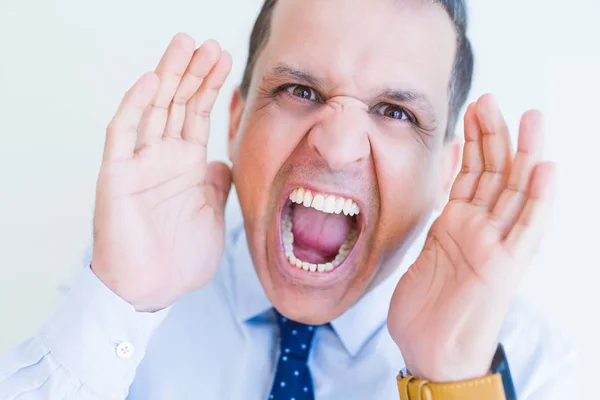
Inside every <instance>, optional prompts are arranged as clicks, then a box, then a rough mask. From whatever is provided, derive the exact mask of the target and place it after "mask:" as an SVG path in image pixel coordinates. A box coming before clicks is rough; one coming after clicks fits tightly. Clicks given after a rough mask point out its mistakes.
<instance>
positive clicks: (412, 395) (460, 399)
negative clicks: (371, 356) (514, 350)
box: [398, 373, 506, 400]
mask: <svg viewBox="0 0 600 400" xmlns="http://www.w3.org/2000/svg"><path fill="white" fill-rule="evenodd" d="M398 390H399V392H400V399H401V400H482V399H485V400H505V399H506V397H505V396H504V387H503V385H502V376H501V375H500V374H499V373H496V374H491V375H487V376H484V377H483V378H477V379H471V380H467V381H461V382H452V383H433V382H429V381H427V380H422V379H417V378H415V377H413V376H402V374H400V376H398Z"/></svg>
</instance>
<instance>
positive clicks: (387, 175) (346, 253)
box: [0, 0, 575, 399]
mask: <svg viewBox="0 0 600 400" xmlns="http://www.w3.org/2000/svg"><path fill="white" fill-rule="evenodd" d="M230 67H231V58H230V56H229V54H228V53H226V52H224V51H222V50H221V48H220V47H219V45H218V44H217V43H216V42H214V41H208V42H205V43H204V44H203V45H202V46H200V47H199V48H198V49H195V44H194V42H193V40H192V39H191V38H189V37H188V36H186V35H177V36H176V37H175V38H174V39H173V41H172V43H171V44H170V46H169V47H168V49H167V50H166V52H165V54H164V56H163V58H162V59H161V61H160V63H159V65H158V67H157V69H156V71H155V72H154V73H148V74H146V75H144V76H143V77H142V78H140V80H139V81H138V82H137V83H136V84H135V85H134V86H133V87H132V89H131V90H130V91H128V92H127V94H126V95H125V96H124V98H123V101H122V103H121V105H120V107H119V109H118V110H117V112H116V115H115V117H114V118H113V120H112V121H111V123H110V124H109V126H108V129H107V135H106V146H105V150H104V158H103V162H102V166H101V170H100V174H99V178H98V186H97V199H96V208H95V216H94V233H95V234H94V243H93V252H92V254H91V255H90V256H89V257H87V258H86V260H85V262H86V268H84V269H83V271H82V273H81V275H80V276H79V277H78V278H77V280H76V281H75V284H74V285H73V287H72V289H71V290H70V292H69V293H68V294H67V296H66V299H65V301H64V302H63V304H62V305H61V306H60V308H59V309H58V311H57V313H56V314H55V315H54V316H53V317H52V318H51V319H50V320H49V321H48V322H47V323H46V324H45V325H44V327H43V328H42V329H41V330H40V332H39V333H38V334H37V335H36V336H34V337H33V338H31V339H29V340H28V341H27V342H24V343H23V344H22V345H21V346H20V347H19V348H17V349H15V350H14V351H13V352H11V353H10V354H9V355H8V356H7V357H6V358H5V360H4V361H3V363H2V364H1V368H0V397H1V398H3V399H4V398H9V399H14V398H19V399H27V398H29V399H47V398H51V399H65V398H66V399H123V398H128V399H185V398H190V399H191V398H201V399H267V398H270V399H347V398H352V399H363V398H366V399H397V398H398V396H400V398H402V399H416V398H433V399H448V398H451V399H457V398H489V399H503V398H507V399H509V398H515V393H514V391H515V390H516V395H517V396H518V398H520V399H549V398H566V397H567V396H568V394H570V393H572V390H573V388H572V387H571V385H570V381H569V379H570V378H571V377H572V376H573V374H574V372H575V370H574V366H573V364H572V363H573V360H572V353H571V351H570V349H569V348H568V347H566V346H565V345H564V344H563V343H562V341H561V340H560V339H558V338H555V336H554V335H552V334H551V333H549V332H548V331H547V328H546V326H545V325H544V324H543V322H541V321H540V320H539V318H536V317H535V316H534V315H532V314H531V313H530V312H529V311H527V310H526V309H525V308H524V307H523V306H522V304H521V303H520V302H517V303H514V300H515V293H516V291H517V288H518V284H519V281H520V278H521V275H522V273H523V271H524V270H525V268H526V266H527V265H528V264H529V262H530V260H531V257H532V256H533V255H534V253H535V251H536V249H537V246H538V243H539V241H540V239H541V234H542V232H543V229H544V228H543V227H544V221H545V220H546V219H547V215H548V212H549V209H550V204H551V198H552V193H551V192H552V187H553V182H554V175H555V172H554V166H553V165H552V164H551V163H544V162H541V161H540V159H541V142H542V130H543V127H542V117H541V115H540V114H539V112H537V111H530V112H527V113H526V114H525V115H524V116H523V118H522V123H521V127H520V131H519V145H518V149H517V152H516V155H514V156H513V154H512V150H511V146H510V140H509V132H508V130H507V127H506V124H505V122H504V120H503V118H502V115H501V113H500V111H499V110H498V108H497V106H496V105H495V103H494V100H493V98H492V97H491V96H489V95H486V96H483V97H481V98H480V99H479V100H478V101H477V102H476V103H473V104H471V105H469V106H468V107H467V110H466V113H465V116H464V122H465V132H464V135H465V139H466V142H465V145H464V149H463V152H462V157H461V147H460V145H459V142H458V141H457V140H455V136H454V130H455V126H456V122H457V119H458V117H459V113H460V110H461V109H462V107H463V104H464V102H465V99H466V97H467V94H468V91H469V87H470V82H471V75H472V54H471V50H470V45H469V41H468V39H467V37H466V12H465V6H464V4H463V2H462V1H458V0H456V1H419V0H403V1H400V0H376V1H363V0H344V1H343V0H328V1H317V0H303V1H293V0H279V1H274V0H267V1H266V2H265V5H264V7H263V9H262V11H261V13H260V15H259V17H258V19H257V22H256V25H255V29H254V31H253V34H252V39H251V44H250V55H249V60H248V65H247V69H246V73H245V75H244V78H243V81H242V83H241V85H240V87H239V88H238V89H237V90H236V91H235V93H234V94H233V97H232V100H231V108H230V128H229V157H230V159H231V161H232V166H233V167H232V169H231V171H230V169H229V168H228V167H227V166H226V165H224V164H222V163H213V164H209V165H207V163H206V143H207V140H208V134H209V116H210V111H211V108H212V106H213V104H214V101H215V98H216V96H217V94H218V92H219V89H220V88H221V87H222V85H223V82H224V80H225V79H226V77H227V75H228V73H229V70H230ZM461 158H462V167H459V166H460V165H461ZM459 168H460V172H459V174H458V176H457V177H456V179H454V177H455V171H456V170H457V169H459ZM232 181H233V183H234V185H235V188H236V194H237V197H238V199H239V203H240V208H241V213H242V216H243V226H242V225H240V224H238V225H228V226H227V227H226V226H225V225H226V224H225V220H224V208H225V204H226V199H227V197H228V193H229V190H230V185H231V182H232ZM448 196H449V199H450V200H449V201H448V202H447V204H445V203H446V200H447V198H448ZM438 209H441V213H440V216H439V217H438V218H437V219H436V221H435V223H434V224H433V225H432V226H431V229H430V230H429V233H428V235H427V240H426V241H425V244H424V246H423V248H422V251H421V253H420V255H419V256H418V257H417V259H416V261H415V262H414V263H413V264H412V265H411V267H410V268H409V270H408V272H407V273H406V274H404V275H403V276H402V278H401V279H400V280H399V282H398V277H397V271H398V270H397V268H398V265H400V264H401V261H402V260H403V258H404V256H405V255H406V253H407V250H408V248H409V247H410V246H411V244H413V243H414V238H415V237H416V236H417V235H418V234H419V233H420V232H421V230H422V229H423V227H424V226H425V225H426V223H427V221H428V219H429V217H430V216H431V215H432V214H433V213H434V212H436V210H438ZM392 292H393V296H392ZM388 304H389V307H388ZM508 366H510V368H508Z"/></svg>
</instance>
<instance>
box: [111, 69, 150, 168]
mask: <svg viewBox="0 0 600 400" xmlns="http://www.w3.org/2000/svg"><path fill="white" fill-rule="evenodd" d="M159 83H160V82H159V79H158V76H156V74H154V73H153V72H149V73H147V74H144V75H143V76H142V77H141V78H140V79H138V81H137V82H136V83H135V84H134V85H133V86H132V87H131V89H129V90H128V91H127V93H125V96H124V97H123V100H122V101H121V104H120V106H119V108H118V109H117V112H116V113H115V116H114V117H113V119H112V121H111V122H110V124H109V125H108V128H107V129H106V141H105V144H104V159H105V160H110V161H119V160H127V159H130V158H132V157H133V155H134V150H135V143H136V140H137V136H138V133H137V132H138V126H139V124H140V121H141V119H142V115H143V113H144V110H145V109H146V108H147V107H148V105H149V104H150V103H151V102H152V99H153V98H154V96H155V95H156V91H157V90H158V85H159Z"/></svg>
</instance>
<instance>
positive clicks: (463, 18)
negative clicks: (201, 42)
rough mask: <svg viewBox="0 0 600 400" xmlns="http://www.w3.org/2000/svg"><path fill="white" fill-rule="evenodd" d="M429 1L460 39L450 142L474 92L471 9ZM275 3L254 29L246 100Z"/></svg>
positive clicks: (459, 1)
mask: <svg viewBox="0 0 600 400" xmlns="http://www.w3.org/2000/svg"><path fill="white" fill-rule="evenodd" d="M429 1H431V2H433V3H437V4H439V5H440V6H442V7H443V8H444V10H446V12H447V13H448V15H449V16H450V19H451V20H452V23H453V24H454V28H455V30H456V36H457V49H458V51H457V53H456V59H455V60H454V68H453V71H452V78H451V80H450V86H449V88H448V90H449V99H450V103H449V110H450V112H449V115H448V125H447V126H446V138H450V137H452V136H454V129H455V127H456V123H457V121H458V117H459V113H460V110H461V108H462V107H463V106H464V104H465V102H466V101H467V96H468V95H469V91H470V90H471V82H472V80H473V50H472V48H471V42H470V41H469V38H468V37H467V22H468V18H467V7H466V5H465V1H464V0H429ZM275 3H276V0H265V3H264V4H263V7H262V9H261V10H260V13H259V14H258V17H257V18H256V22H255V23H254V28H253V29H252V34H251V36H250V49H249V52H248V62H247V63H246V70H245V71H244V77H243V79H242V84H241V86H240V92H241V95H242V97H246V96H247V95H248V90H249V89H250V82H251V81H252V73H253V72H254V66H255V65H256V60H257V59H258V56H259V54H260V52H261V50H262V49H263V48H264V46H265V45H266V44H267V40H268V39H269V35H270V32H271V17H272V15H273V9H274V8H275Z"/></svg>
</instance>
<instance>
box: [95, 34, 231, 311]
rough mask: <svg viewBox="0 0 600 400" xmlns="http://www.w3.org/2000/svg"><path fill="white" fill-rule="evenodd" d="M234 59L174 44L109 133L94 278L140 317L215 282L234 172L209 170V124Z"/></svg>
mask: <svg viewBox="0 0 600 400" xmlns="http://www.w3.org/2000/svg"><path fill="white" fill-rule="evenodd" d="M230 69H231V57H230V55H229V54H228V53H226V52H223V51H221V48H220V46H219V45H218V44H217V43H216V42H215V41H207V42H206V43H204V44H203V45H202V46H201V47H199V48H198V49H195V44H194V41H193V40H192V39H191V38H190V37H188V36H186V35H183V34H179V35H177V36H175V37H174V38H173V40H172V42H171V44H170V45H169V47H168V48H167V50H166V52H165V53H164V55H163V57H162V59H161V61H160V63H159V65H158V67H157V69H156V71H155V72H154V73H148V74H145V75H144V76H142V78H140V79H139V80H138V82H137V83H136V84H135V85H134V86H133V87H132V88H131V89H130V90H129V91H128V92H127V94H126V95H125V97H124V98H123V101H122V103H121V105H120V107H119V109H118V111H117V113H116V115H115V117H114V118H113V120H112V122H111V123H110V125H109V127H108V129H107V136H106V145H105V150H104V158H103V161H102V166H101V168H100V174H99V177H98V184H97V194H96V208H95V215H94V247H93V258H92V269H93V271H94V273H95V274H96V275H97V276H98V277H99V278H100V279H101V280H102V281H103V282H104V283H105V284H106V285H107V286H108V287H110V288H111V289H112V290H113V291H114V292H116V293H117V294H118V295H120V296H121V297H122V298H124V299H125V300H127V301H129V302H130V303H131V304H133V305H134V306H135V307H136V308H137V309H138V310H156V309H161V308H164V307H167V306H168V305H170V304H171V303H172V302H173V301H174V300H176V299H177V298H178V297H179V296H181V295H182V294H184V293H186V292H187V291H189V290H192V289H195V288H199V287H201V286H203V285H205V284H206V283H207V282H208V281H210V279H211V278H212V277H213V275H214V273H215V271H216V269H217V267H218V264H219V260H220V258H221V255H222V252H223V241H224V220H223V212H224V211H223V210H224V204H225V201H226V198H227V194H228V193H229V188H230V185H231V174H230V171H229V168H228V167H227V166H226V165H224V164H221V163H213V164H210V165H207V162H206V145H207V141H208V136H209V128H210V121H209V115H210V111H211V109H212V107H213V104H214V102H215V100H216V97H217V95H218V93H219V90H220V89H221V87H222V85H223V83H224V81H225V79H226V77H227V75H228V74H229V71H230Z"/></svg>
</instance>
